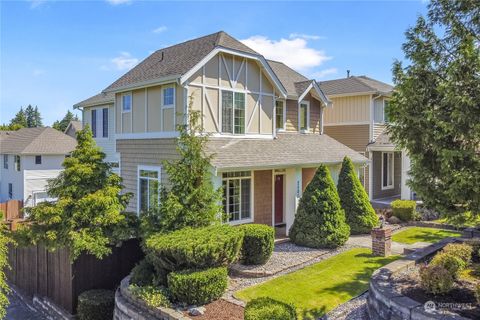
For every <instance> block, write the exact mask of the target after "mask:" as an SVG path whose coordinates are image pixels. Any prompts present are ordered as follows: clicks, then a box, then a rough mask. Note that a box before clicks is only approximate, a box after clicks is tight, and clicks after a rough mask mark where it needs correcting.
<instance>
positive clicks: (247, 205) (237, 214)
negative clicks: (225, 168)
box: [222, 171, 252, 224]
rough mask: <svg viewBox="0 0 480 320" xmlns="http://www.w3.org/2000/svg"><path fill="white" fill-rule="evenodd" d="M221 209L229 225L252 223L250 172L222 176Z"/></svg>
mask: <svg viewBox="0 0 480 320" xmlns="http://www.w3.org/2000/svg"><path fill="white" fill-rule="evenodd" d="M222 185H223V209H224V211H225V213H226V214H227V215H228V221H229V222H230V223H233V224H235V223H246V222H250V221H252V176H251V172H250V171H240V172H228V173H224V174H223V175H222Z"/></svg>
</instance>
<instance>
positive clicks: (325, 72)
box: [311, 68, 338, 79]
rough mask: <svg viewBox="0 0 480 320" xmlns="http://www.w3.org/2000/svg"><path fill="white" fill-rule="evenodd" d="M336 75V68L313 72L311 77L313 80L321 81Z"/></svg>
mask: <svg viewBox="0 0 480 320" xmlns="http://www.w3.org/2000/svg"><path fill="white" fill-rule="evenodd" d="M337 73H338V70H337V68H328V69H324V70H320V71H317V72H313V73H312V74H311V76H312V78H314V79H321V78H325V77H326V76H329V75H332V74H337Z"/></svg>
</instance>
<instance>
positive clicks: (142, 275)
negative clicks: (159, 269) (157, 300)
mask: <svg viewBox="0 0 480 320" xmlns="http://www.w3.org/2000/svg"><path fill="white" fill-rule="evenodd" d="M154 276H155V269H154V268H153V265H152V264H151V263H150V262H148V260H147V259H143V260H142V261H140V262H139V263H137V265H136V266H135V267H133V269H132V272H131V273H130V283H131V284H135V285H137V286H148V285H151V284H152V283H153V277H154Z"/></svg>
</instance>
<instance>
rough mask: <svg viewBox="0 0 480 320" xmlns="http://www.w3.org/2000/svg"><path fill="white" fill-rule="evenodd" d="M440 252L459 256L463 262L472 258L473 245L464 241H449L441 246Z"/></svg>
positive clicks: (467, 262)
mask: <svg viewBox="0 0 480 320" xmlns="http://www.w3.org/2000/svg"><path fill="white" fill-rule="evenodd" d="M442 252H444V253H448V254H451V255H453V256H456V257H458V258H460V259H461V260H462V261H463V262H465V264H469V263H470V261H471V260H472V253H473V247H472V246H470V245H468V244H466V243H449V244H447V245H446V246H445V247H443V249H442Z"/></svg>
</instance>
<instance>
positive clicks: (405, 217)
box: [390, 200, 417, 222]
mask: <svg viewBox="0 0 480 320" xmlns="http://www.w3.org/2000/svg"><path fill="white" fill-rule="evenodd" d="M390 206H391V207H392V212H393V215H394V216H395V217H397V218H398V219H400V220H402V221H404V222H407V221H413V220H415V219H416V218H417V203H416V202H415V201H414V200H395V201H392V203H391V204H390Z"/></svg>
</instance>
